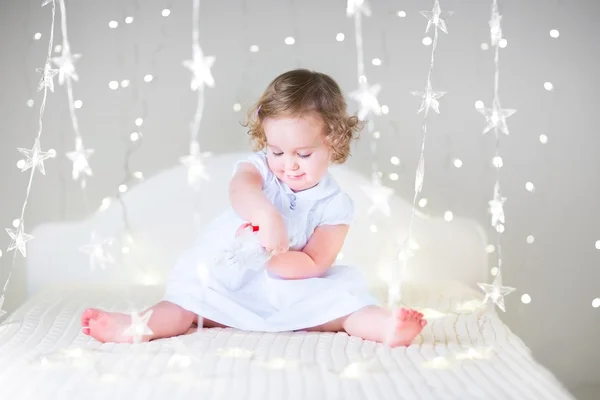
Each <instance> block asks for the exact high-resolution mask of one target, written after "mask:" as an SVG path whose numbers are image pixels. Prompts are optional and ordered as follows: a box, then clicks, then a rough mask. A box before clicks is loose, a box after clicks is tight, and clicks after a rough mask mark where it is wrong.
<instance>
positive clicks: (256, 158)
mask: <svg viewBox="0 0 600 400" xmlns="http://www.w3.org/2000/svg"><path fill="white" fill-rule="evenodd" d="M242 163H249V164H252V165H254V166H255V167H256V169H258V172H260V175H261V176H262V178H263V185H265V186H266V185H267V184H268V183H269V182H270V181H271V180H272V179H273V172H271V170H270V169H269V165H268V164H267V156H266V155H265V154H264V153H262V152H257V153H252V154H250V155H249V156H248V157H246V158H244V159H241V160H239V161H238V162H236V163H235V166H234V168H233V174H235V173H236V171H237V169H238V168H239V166H240V164H242Z"/></svg>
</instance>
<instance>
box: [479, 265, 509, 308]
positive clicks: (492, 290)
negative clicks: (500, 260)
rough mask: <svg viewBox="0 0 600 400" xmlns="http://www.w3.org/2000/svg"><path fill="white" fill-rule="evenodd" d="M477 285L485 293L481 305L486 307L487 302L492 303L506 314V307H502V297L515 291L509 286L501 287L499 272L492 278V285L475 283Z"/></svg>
mask: <svg viewBox="0 0 600 400" xmlns="http://www.w3.org/2000/svg"><path fill="white" fill-rule="evenodd" d="M477 285H478V286H479V287H480V288H481V290H483V292H484V293H485V297H484V299H483V302H482V305H486V304H488V303H489V301H490V300H491V301H493V302H494V304H496V305H497V306H498V308H499V309H501V310H502V311H504V312H506V306H505V305H504V296H507V295H509V294H511V293H512V292H514V291H515V290H516V289H515V288H513V287H509V286H502V278H501V274H500V271H498V274H497V275H496V277H495V278H494V281H493V282H492V284H489V283H477Z"/></svg>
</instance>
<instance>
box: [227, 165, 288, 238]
mask: <svg viewBox="0 0 600 400" xmlns="http://www.w3.org/2000/svg"><path fill="white" fill-rule="evenodd" d="M229 201H230V202H231V206H232V207H233V209H234V211H235V212H236V213H237V214H238V215H239V216H240V217H241V218H242V219H244V220H246V221H249V222H250V223H251V224H252V225H255V226H260V225H261V223H262V222H264V220H265V218H267V217H268V215H269V214H270V213H273V212H277V210H276V209H275V207H274V206H273V205H272V204H271V202H269V199H267V196H265V194H264V193H263V180H262V176H261V175H260V172H258V169H256V167H255V166H253V165H252V164H250V163H243V164H240V165H239V167H238V169H237V171H236V173H235V175H234V176H233V178H232V179H231V182H230V183H229Z"/></svg>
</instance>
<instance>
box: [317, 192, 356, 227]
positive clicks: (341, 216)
mask: <svg viewBox="0 0 600 400" xmlns="http://www.w3.org/2000/svg"><path fill="white" fill-rule="evenodd" d="M353 220H354V202H353V201H352V199H351V198H350V196H348V195H347V194H346V193H344V192H340V193H337V194H336V195H334V196H333V198H332V199H331V200H329V202H328V203H327V204H325V207H324V209H323V216H322V218H321V223H320V224H319V225H350V224H351V223H352V221H353Z"/></svg>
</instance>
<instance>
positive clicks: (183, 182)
mask: <svg viewBox="0 0 600 400" xmlns="http://www.w3.org/2000/svg"><path fill="white" fill-rule="evenodd" d="M244 156H245V154H239V153H233V154H223V155H216V156H212V157H209V158H207V159H206V164H207V171H208V174H209V176H210V177H211V179H210V181H208V182H203V184H202V189H201V192H200V196H199V206H198V207H197V208H196V209H198V210H199V211H200V216H201V221H207V220H208V219H210V218H212V217H213V216H215V215H217V213H218V212H219V211H220V210H222V209H224V208H225V207H226V206H227V204H228V190H227V185H228V182H229V179H230V177H231V174H232V168H233V165H234V163H235V161H237V160H239V159H240V158H242V157H244ZM332 174H333V175H334V177H335V178H336V180H337V181H338V183H339V184H340V185H341V186H342V188H344V190H346V191H347V192H348V193H349V194H350V195H351V196H352V198H353V199H354V201H355V205H356V210H357V214H356V222H355V224H354V225H353V226H352V227H351V229H350V233H349V235H348V238H347V240H346V243H345V246H344V248H343V250H342V254H343V258H342V259H341V260H340V261H339V262H340V263H345V264H353V265H357V266H360V267H362V268H364V269H365V271H366V274H367V276H368V278H369V282H370V284H371V286H373V287H375V286H380V285H384V284H385V282H384V280H382V278H385V268H386V267H389V265H390V260H393V259H394V257H395V251H396V250H397V248H396V246H395V244H394V241H395V240H398V239H399V238H401V237H403V236H404V235H405V234H406V231H407V227H408V222H409V219H410V215H411V204H410V203H409V202H407V201H405V200H404V199H401V198H399V197H397V196H392V198H391V199H390V207H391V216H390V217H389V218H382V217H377V214H376V213H375V214H372V215H369V214H368V212H367V210H368V209H369V207H370V206H371V200H370V199H369V198H368V197H367V196H366V195H365V193H364V192H363V190H362V189H361V186H362V185H368V184H369V180H368V179H367V178H365V177H363V176H361V175H359V174H358V173H356V172H353V171H351V170H350V169H348V168H346V167H334V168H332ZM193 193H194V192H193V190H192V189H191V188H190V187H189V185H188V183H187V171H186V169H185V167H183V166H176V167H174V168H172V169H168V170H166V171H164V172H162V173H159V174H157V175H156V176H154V177H152V178H150V179H148V180H146V181H145V182H143V183H141V184H139V185H137V186H135V187H134V188H132V189H131V190H130V191H129V192H127V193H126V195H125V196H123V201H124V203H125V205H126V210H127V215H128V220H129V224H130V227H131V229H132V236H133V239H134V242H133V244H132V245H130V246H128V247H129V250H130V251H129V253H128V254H126V255H123V254H122V253H121V251H120V250H121V245H120V244H119V243H118V242H115V243H114V245H113V246H112V248H111V254H112V255H113V258H114V259H115V264H114V265H110V264H109V265H107V268H106V269H95V270H93V271H92V270H90V263H89V257H88V256H87V255H86V254H84V253H83V252H81V251H80V250H79V249H80V248H81V247H82V246H84V245H86V244H89V243H90V239H91V238H90V235H91V232H92V231H96V232H97V234H98V237H97V238H98V239H106V238H110V237H113V238H114V237H118V236H117V235H119V234H120V233H121V232H122V229H123V219H122V215H123V214H122V208H121V205H120V203H119V202H118V201H113V203H112V204H111V206H110V207H109V208H108V209H106V210H105V211H102V212H97V213H95V214H94V215H92V216H90V217H89V219H86V220H84V221H77V222H64V223H53V224H46V225H41V226H38V227H37V228H36V229H35V230H34V231H33V232H32V234H33V235H34V236H35V239H34V240H32V241H30V242H29V243H28V245H29V246H28V256H27V291H28V296H31V295H32V294H34V293H35V292H37V291H38V290H39V289H40V288H41V287H43V286H45V285H50V284H56V283H71V282H73V283H75V282H77V283H120V284H122V283H138V284H139V283H142V284H161V283H163V282H164V280H165V278H166V276H167V273H168V271H169V269H170V268H171V266H172V265H173V264H174V262H175V261H176V259H177V256H178V255H179V253H180V252H182V251H183V250H184V249H185V248H186V247H187V246H189V245H190V244H191V243H192V241H193V240H194V235H195V232H196V230H195V225H194V221H193V215H194V194H193ZM373 218H378V221H376V222H375V225H377V232H375V233H374V232H372V229H371V225H372V224H373ZM413 232H414V238H415V240H416V242H417V244H418V245H419V249H418V250H417V251H416V253H415V255H414V257H413V258H411V260H410V264H409V270H408V272H409V277H410V279H411V280H419V281H427V282H437V281H442V280H457V281H461V282H464V283H466V284H468V285H469V286H471V287H475V283H476V282H485V279H486V276H487V273H488V272H487V271H488V268H487V255H486V253H485V245H486V240H485V237H484V233H483V230H482V229H481V228H480V227H479V225H477V224H476V223H475V222H473V221H470V220H464V219H460V218H455V219H454V220H453V221H452V222H446V221H444V220H443V219H441V218H431V219H430V218H427V217H425V216H422V215H417V216H416V217H415V221H414V228H413Z"/></svg>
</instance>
